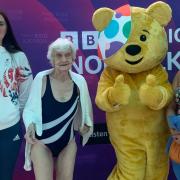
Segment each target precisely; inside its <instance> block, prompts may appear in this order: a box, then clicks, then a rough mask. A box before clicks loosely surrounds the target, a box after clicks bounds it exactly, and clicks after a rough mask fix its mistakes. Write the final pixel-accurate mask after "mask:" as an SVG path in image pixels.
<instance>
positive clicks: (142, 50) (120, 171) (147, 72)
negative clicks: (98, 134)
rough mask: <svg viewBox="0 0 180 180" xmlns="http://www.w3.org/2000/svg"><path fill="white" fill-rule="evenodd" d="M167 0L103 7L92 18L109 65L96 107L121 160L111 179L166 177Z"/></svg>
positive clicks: (168, 98) (155, 179)
mask: <svg viewBox="0 0 180 180" xmlns="http://www.w3.org/2000/svg"><path fill="white" fill-rule="evenodd" d="M171 15H172V14H171V8H170V7H169V5H168V4H166V3H164V2H159V1H158V2H156V3H153V4H151V5H150V6H149V7H148V8H147V9H144V8H140V7H130V6H129V5H125V6H123V7H120V8H118V9H116V10H112V9H110V8H100V9H98V10H96V11H95V13H94V14H93V18H92V22H93V25H94V27H95V29H96V30H97V31H99V42H98V53H99V56H100V59H102V60H103V61H104V62H105V63H106V65H107V66H106V68H105V69H104V71H103V72H102V74H101V77H100V80H99V82H98V89H97V95H96V104H97V106H98V107H99V108H100V109H102V110H103V111H105V112H106V120H107V127H108V132H109V135H110V141H111V143H112V145H113V148H114V150H115V153H116V158H117V164H116V165H115V167H114V169H113V170H112V172H111V174H110V175H109V177H108V180H165V179H167V176H168V157H167V154H166V152H165V147H166V143H167V139H168V136H169V129H168V125H167V122H166V117H165V110H166V106H167V105H168V103H169V102H170V101H171V99H172V96H173V91H172V88H171V85H170V83H169V82H168V74H167V72H166V70H165V69H164V68H163V66H162V65H161V62H162V61H163V60H164V58H165V56H166V53H167V50H168V42H167V36H166V32H165V30H164V27H165V26H166V25H167V24H168V23H169V22H170V20H171Z"/></svg>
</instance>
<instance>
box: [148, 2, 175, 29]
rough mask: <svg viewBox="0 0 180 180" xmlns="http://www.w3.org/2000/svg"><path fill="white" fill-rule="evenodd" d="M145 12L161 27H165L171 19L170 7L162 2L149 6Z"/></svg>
mask: <svg viewBox="0 0 180 180" xmlns="http://www.w3.org/2000/svg"><path fill="white" fill-rule="evenodd" d="M146 12H147V13H148V14H149V15H150V16H151V17H153V18H154V19H156V20H157V21H158V22H159V24H160V25H161V26H166V25H167V24H168V23H169V22H170V20H171V18H172V10H171V7H170V6H169V5H168V4H166V3H164V2H162V1H158V2H155V3H153V4H151V5H150V6H149V7H148V8H147V10H146Z"/></svg>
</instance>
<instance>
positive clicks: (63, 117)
mask: <svg viewBox="0 0 180 180" xmlns="http://www.w3.org/2000/svg"><path fill="white" fill-rule="evenodd" d="M47 58H48V59H49V60H50V63H51V64H52V67H53V68H52V69H50V70H46V71H42V72H40V73H38V74H37V76H36V77H35V79H34V81H33V85H32V89H31V92H30V96H29V99H28V102H27V104H26V107H25V110H24V113H23V119H24V122H25V126H26V129H27V132H26V135H25V138H26V141H27V146H26V153H25V157H26V159H25V160H26V162H25V169H26V170H30V169H31V167H30V161H31V160H32V162H33V168H34V172H35V177H36V180H52V179H53V169H54V168H55V169H56V180H72V179H73V170H74V163H75V157H76V150H77V146H76V142H75V131H77V130H79V131H80V133H81V134H82V135H83V144H85V143H86V142H87V140H88V138H89V136H90V135H91V134H92V131H93V123H92V106H91V100H90V96H89V92H88V88H87V84H86V81H85V79H84V78H83V76H81V75H79V74H76V73H74V72H72V71H71V67H72V64H73V62H74V60H75V58H76V50H75V48H74V45H73V44H72V42H71V41H69V40H67V39H62V38H58V39H57V40H56V41H54V42H53V43H52V44H51V45H50V46H49V49H48V54H47ZM53 157H55V160H56V162H55V163H54V162H53Z"/></svg>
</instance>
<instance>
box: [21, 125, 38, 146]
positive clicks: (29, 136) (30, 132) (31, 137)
mask: <svg viewBox="0 0 180 180" xmlns="http://www.w3.org/2000/svg"><path fill="white" fill-rule="evenodd" d="M24 138H25V139H26V141H27V143H29V144H35V143H36V142H37V139H36V137H35V125H34V123H31V124H30V125H29V127H28V129H27V131H26V134H25V136H24Z"/></svg>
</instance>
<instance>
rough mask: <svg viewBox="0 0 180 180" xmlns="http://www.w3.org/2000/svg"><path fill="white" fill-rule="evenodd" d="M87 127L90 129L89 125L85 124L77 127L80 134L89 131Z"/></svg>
mask: <svg viewBox="0 0 180 180" xmlns="http://www.w3.org/2000/svg"><path fill="white" fill-rule="evenodd" d="M89 129H90V126H87V125H86V124H85V125H84V126H83V127H82V128H80V129H79V132H80V134H81V135H84V134H86V133H87V132H88V131H89Z"/></svg>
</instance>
